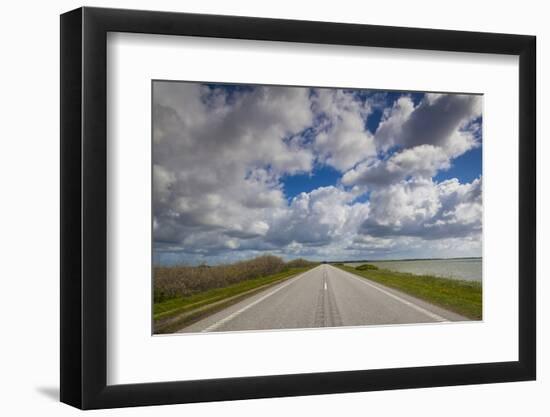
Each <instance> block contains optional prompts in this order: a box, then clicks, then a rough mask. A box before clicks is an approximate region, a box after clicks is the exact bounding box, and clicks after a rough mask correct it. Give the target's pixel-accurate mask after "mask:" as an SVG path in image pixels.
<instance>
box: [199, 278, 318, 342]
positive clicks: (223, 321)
mask: <svg viewBox="0 0 550 417" xmlns="http://www.w3.org/2000/svg"><path fill="white" fill-rule="evenodd" d="M313 269H315V268H313ZM309 271H312V269H310V270H309ZM309 271H306V272H303V273H301V274H300V275H298V276H297V277H294V278H292V279H291V280H290V281H288V282H287V283H286V284H284V285H281V286H280V287H277V288H275V289H274V290H273V291H271V292H268V293H267V294H266V295H264V296H262V297H260V298H258V299H257V300H256V301H254V302H252V303H250V304H247V305H246V306H244V307H243V308H241V309H239V310H237V311H235V312H233V313H231V314H230V315H229V316H227V317H224V318H223V319H221V320H218V321H217V322H215V323H214V324H211V325H210V326H208V327H206V328H205V329H203V330H201V331H202V332H203V333H205V332H211V331H212V330H216V329H217V328H218V327H220V326H222V325H223V324H225V323H227V322H228V321H230V320H233V319H234V318H235V317H237V316H238V315H239V314H241V313H244V312H245V311H246V310H248V309H249V308H250V307H254V306H255V305H256V304H258V303H261V302H262V301H263V300H265V299H266V298H268V297H271V296H272V295H273V294H275V293H276V292H279V291H281V290H282V289H283V288H285V287H288V286H289V285H290V284H292V283H293V282H294V281H296V280H297V279H298V278H301V277H302V276H303V275H305V274H307V273H308V272H309Z"/></svg>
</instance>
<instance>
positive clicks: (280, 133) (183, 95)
mask: <svg viewBox="0 0 550 417" xmlns="http://www.w3.org/2000/svg"><path fill="white" fill-rule="evenodd" d="M481 108H482V97H481V96H480V95H467V94H442V93H438V94H433V93H421V92H397V91H393V90H392V91H383V90H368V89H338V88H309V87H282V86H259V85H236V84H219V83H218V84H212V83H198V82H172V81H154V82H153V115H152V124H153V129H152V130H153V138H152V140H153V264H154V265H174V264H182V263H186V264H201V263H207V264H220V263H232V262H236V261H240V260H245V259H250V258H254V257H257V256H261V255H262V254H273V255H275V256H280V257H281V258H283V259H285V260H290V259H291V258H305V259H308V260H312V261H323V260H326V259H357V262H360V261H363V260H364V259H369V260H370V261H373V262H374V261H389V260H407V259H452V258H454V259H457V258H481V234H482V224H481V220H482V198H481V189H482V142H483V140H482V139H483V138H482V122H483V119H482V114H481ZM390 258H391V259H390ZM334 262H338V261H334ZM343 262H356V261H353V260H350V261H343Z"/></svg>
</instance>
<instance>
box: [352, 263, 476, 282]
mask: <svg viewBox="0 0 550 417" xmlns="http://www.w3.org/2000/svg"><path fill="white" fill-rule="evenodd" d="M363 263H365V262H350V263H347V264H346V265H350V266H357V265H361V264H363ZM368 263H369V264H372V265H375V266H377V267H378V268H380V269H389V270H390V271H397V272H409V273H411V274H416V275H423V274H425V275H434V276H438V277H444V278H454V279H464V280H468V281H481V275H482V259H481V258H468V259H426V260H414V261H372V262H368Z"/></svg>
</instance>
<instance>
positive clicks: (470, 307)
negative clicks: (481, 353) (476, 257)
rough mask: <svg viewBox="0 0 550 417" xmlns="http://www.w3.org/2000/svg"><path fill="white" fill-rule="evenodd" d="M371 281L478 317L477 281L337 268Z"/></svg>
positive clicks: (347, 267)
mask: <svg viewBox="0 0 550 417" xmlns="http://www.w3.org/2000/svg"><path fill="white" fill-rule="evenodd" d="M338 267H339V268H341V269H343V270H345V271H348V272H351V273H352V274H355V275H358V276H360V277H363V278H368V279H370V280H371V281H375V282H378V283H380V284H383V285H385V286H387V287H391V288H395V289H398V290H401V291H403V292H405V293H408V294H410V295H413V296H415V297H418V298H421V299H423V300H426V301H428V302H430V303H432V304H436V305H438V306H441V307H443V308H446V309H448V310H451V311H454V312H455V313H458V314H461V315H463V316H465V317H468V318H470V319H473V320H481V318H482V297H481V295H482V288H481V283H480V282H477V281H463V280H454V279H448V278H439V277H434V276H431V275H414V274H408V273H404V272H395V271H389V270H387V269H378V270H368V271H358V270H357V269H355V268H353V267H349V266H345V265H342V266H338Z"/></svg>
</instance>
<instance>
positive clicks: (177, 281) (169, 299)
mask: <svg viewBox="0 0 550 417" xmlns="http://www.w3.org/2000/svg"><path fill="white" fill-rule="evenodd" d="M315 265H317V264H315V263H312V262H308V261H305V260H303V259H297V260H294V261H291V262H287V263H285V262H284V261H283V260H282V259H280V258H277V257H275V256H262V257H259V258H255V259H252V260H249V261H243V262H237V263H234V264H227V265H218V266H206V265H201V266H196V267H190V266H175V267H157V268H155V269H154V305H153V319H154V332H155V333H170V332H174V331H176V330H178V329H179V328H182V327H184V326H186V325H189V324H191V323H193V322H194V321H197V320H199V319H201V318H203V317H206V316H207V315H210V314H212V313H215V312H216V311H219V310H221V309H223V308H225V307H227V306H229V305H231V304H234V303H236V302H238V301H240V300H241V299H243V298H245V297H248V296H250V295H253V294H255V293H257V292H259V291H261V290H263V289H265V288H267V287H269V286H271V285H275V284H276V283H279V282H282V281H284V280H286V279H289V278H291V277H293V276H296V275H297V274H300V273H302V272H305V271H307V270H308V269H310V268H312V267H314V266H315Z"/></svg>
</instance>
